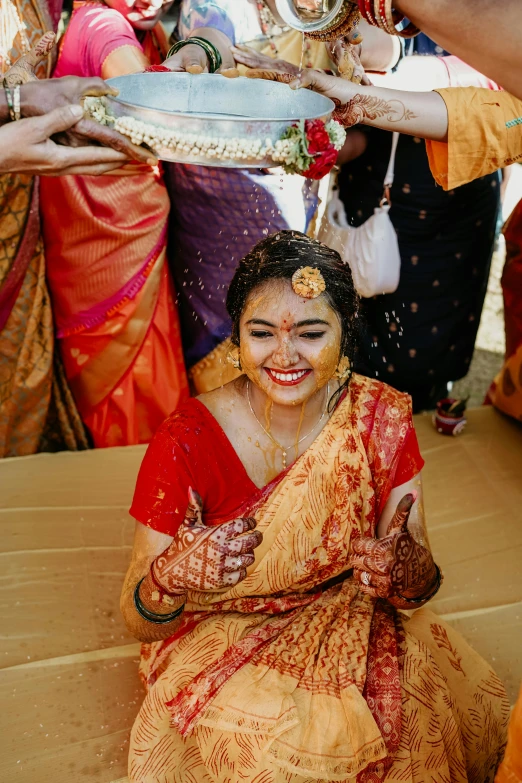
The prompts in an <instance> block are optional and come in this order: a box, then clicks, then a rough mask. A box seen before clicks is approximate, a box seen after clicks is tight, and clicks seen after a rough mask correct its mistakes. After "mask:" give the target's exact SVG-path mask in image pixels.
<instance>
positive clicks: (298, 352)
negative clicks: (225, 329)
mask: <svg viewBox="0 0 522 783" xmlns="http://www.w3.org/2000/svg"><path fill="white" fill-rule="evenodd" d="M341 337H342V329H341V322H340V320H339V316H338V315H337V313H336V312H335V310H334V309H333V308H332V307H331V306H330V304H329V303H328V300H327V298H326V297H325V296H324V294H321V296H318V297H317V298H316V299H305V298H304V297H302V296H298V295H297V294H295V293H294V291H293V288H292V284H291V282H290V280H268V281H267V282H266V283H263V284H262V285H260V286H258V287H257V288H255V289H254V290H253V291H252V292H251V293H250V295H249V297H248V299H247V302H246V305H245V308H244V310H243V313H242V315H241V319H240V329H239V338H240V356H241V366H242V368H243V371H244V372H245V373H246V375H247V376H248V377H249V378H250V380H251V381H252V383H255V384H256V386H257V387H258V388H259V389H261V390H262V391H264V392H265V393H266V394H267V395H268V397H269V398H270V399H271V400H272V402H274V403H276V404H278V405H301V404H302V403H303V402H306V401H307V400H308V399H309V398H310V397H311V396H312V395H313V394H315V392H317V391H318V390H319V389H321V388H323V387H324V386H326V384H327V383H328V381H329V380H330V379H331V378H332V376H333V375H334V373H335V370H336V368H337V365H338V363H339V358H340V351H341Z"/></svg>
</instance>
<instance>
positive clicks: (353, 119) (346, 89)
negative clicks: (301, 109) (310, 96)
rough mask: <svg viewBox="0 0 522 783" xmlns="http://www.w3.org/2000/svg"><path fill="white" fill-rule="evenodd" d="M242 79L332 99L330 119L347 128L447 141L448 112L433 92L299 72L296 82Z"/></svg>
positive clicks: (280, 77)
mask: <svg viewBox="0 0 522 783" xmlns="http://www.w3.org/2000/svg"><path fill="white" fill-rule="evenodd" d="M246 75H247V76H248V77H249V78H251V79H256V78H257V79H259V78H261V79H273V80H275V81H282V82H284V83H286V84H290V86H291V87H292V88H294V89H299V88H300V87H308V88H309V89H312V90H315V92H320V93H322V94H323V95H326V96H327V97H328V98H332V100H333V101H334V102H335V103H336V105H337V109H336V111H335V113H334V118H335V119H337V120H339V122H341V123H342V124H343V125H344V126H345V127H347V128H351V127H353V126H354V125H357V124H359V123H361V124H363V125H372V126H374V127H375V128H382V129H383V130H389V131H399V132H400V133H407V134H408V135H410V136H420V137H421V138H423V139H432V140H433V141H447V138H448V110H447V108H446V104H445V103H444V100H443V99H442V98H441V96H440V95H439V94H438V93H437V92H406V91H403V90H388V89H386V88H384V87H371V86H367V85H358V84H357V85H356V84H353V83H352V82H348V81H346V80H345V79H340V78H339V77H338V76H331V75H330V74H327V73H323V72H322V71H314V70H303V71H302V73H301V74H300V75H299V76H298V77H297V78H296V79H293V78H292V77H291V76H290V75H289V74H281V73H276V72H274V73H268V72H267V71H266V70H262V71H258V70H252V71H248V72H247V74H246Z"/></svg>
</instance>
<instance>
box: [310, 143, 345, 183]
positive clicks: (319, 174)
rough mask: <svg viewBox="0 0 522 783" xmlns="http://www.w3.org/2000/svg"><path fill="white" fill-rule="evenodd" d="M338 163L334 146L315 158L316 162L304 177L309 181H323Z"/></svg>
mask: <svg viewBox="0 0 522 783" xmlns="http://www.w3.org/2000/svg"><path fill="white" fill-rule="evenodd" d="M336 162H337V150H336V149H335V147H334V146H333V145H332V146H331V148H330V149H328V150H324V152H320V153H319V154H318V155H316V156H315V158H314V162H313V163H312V165H311V166H310V167H309V168H308V169H307V170H306V171H303V177H308V179H322V178H323V177H325V176H326V175H327V174H329V173H330V171H331V170H332V169H333V167H334V166H335V164H336Z"/></svg>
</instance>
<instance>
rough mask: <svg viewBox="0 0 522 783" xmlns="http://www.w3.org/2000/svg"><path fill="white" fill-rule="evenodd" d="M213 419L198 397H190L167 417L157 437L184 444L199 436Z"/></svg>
mask: <svg viewBox="0 0 522 783" xmlns="http://www.w3.org/2000/svg"><path fill="white" fill-rule="evenodd" d="M211 421H212V417H211V415H210V413H209V411H208V409H207V408H206V406H205V405H204V404H203V403H202V402H201V401H200V400H199V399H198V398H196V397H190V398H189V399H188V400H185V402H182V403H181V405H178V407H177V408H176V410H174V411H172V413H171V414H170V415H169V416H167V418H166V419H165V421H164V422H163V424H161V426H160V427H159V429H158V430H157V435H159V436H163V437H165V436H167V437H170V438H171V439H173V440H175V441H178V442H183V441H185V440H186V439H187V438H189V439H191V438H192V436H193V435H195V434H196V435H199V434H200V432H201V427H205V426H208V425H209V424H210V423H211Z"/></svg>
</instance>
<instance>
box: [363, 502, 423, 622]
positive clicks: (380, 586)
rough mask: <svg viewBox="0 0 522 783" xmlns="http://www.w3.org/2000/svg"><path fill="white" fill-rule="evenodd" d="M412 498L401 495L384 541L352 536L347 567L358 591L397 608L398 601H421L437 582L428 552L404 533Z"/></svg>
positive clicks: (399, 602)
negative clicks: (349, 568) (359, 584)
mask: <svg viewBox="0 0 522 783" xmlns="http://www.w3.org/2000/svg"><path fill="white" fill-rule="evenodd" d="M415 500H416V494H410V495H405V496H404V497H403V498H402V500H401V501H400V503H399V504H398V506H397V510H396V512H395V514H394V516H393V518H392V520H391V522H390V524H389V526H388V531H387V535H386V537H385V538H381V539H373V538H368V537H367V536H356V537H355V538H354V539H353V540H352V552H353V557H352V558H351V561H350V565H351V567H352V568H353V573H354V576H355V577H356V578H357V579H358V580H359V581H360V583H361V590H362V591H363V592H365V593H368V595H372V596H373V597H375V598H385V599H388V600H391V602H392V603H394V604H395V603H397V604H398V605H400V606H402V604H401V600H400V599H401V597H403V598H406V599H410V600H412V599H417V600H419V601H421V600H422V597H423V596H427V595H429V594H430V592H431V590H432V588H433V586H434V585H435V584H436V581H437V569H436V566H435V563H434V561H433V557H432V555H431V552H430V551H429V549H426V548H425V547H423V546H421V545H420V544H418V543H417V542H416V541H415V539H414V538H413V536H412V535H411V533H410V531H409V530H408V519H409V516H410V511H411V509H412V506H413V504H414V503H415ZM408 608H410V609H411V608H412V607H411V606H409V607H408Z"/></svg>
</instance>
